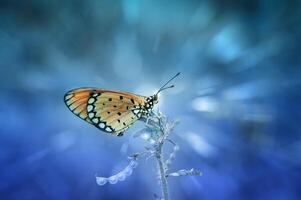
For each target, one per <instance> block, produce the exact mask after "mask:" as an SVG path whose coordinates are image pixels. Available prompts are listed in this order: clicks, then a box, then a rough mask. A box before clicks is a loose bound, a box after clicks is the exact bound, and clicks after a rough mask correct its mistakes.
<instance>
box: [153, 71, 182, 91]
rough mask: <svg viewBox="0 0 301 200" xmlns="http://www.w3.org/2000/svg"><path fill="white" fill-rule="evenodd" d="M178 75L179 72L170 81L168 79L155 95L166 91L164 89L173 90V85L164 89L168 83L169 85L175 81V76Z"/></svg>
mask: <svg viewBox="0 0 301 200" xmlns="http://www.w3.org/2000/svg"><path fill="white" fill-rule="evenodd" d="M179 75H180V72H178V73H177V74H176V75H174V76H173V77H172V78H171V79H169V80H168V81H167V82H166V83H165V84H164V85H163V86H162V87H161V88H160V89H159V90H158V92H157V93H156V94H159V92H161V91H163V90H166V89H169V88H173V87H174V85H170V86H168V87H165V86H166V85H167V84H168V83H170V82H171V81H172V80H173V79H175V78H176V77H177V76H179Z"/></svg>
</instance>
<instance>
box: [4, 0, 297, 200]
mask: <svg viewBox="0 0 301 200" xmlns="http://www.w3.org/2000/svg"><path fill="white" fill-rule="evenodd" d="M300 24H301V4H300V2H299V1H297V0H290V1H284V0H274V1H268V0H263V1H261V0H229V1H217V0H211V1H209V0H208V1H207V0H204V1H187V0H186V1H184V0H174V1H167V0H152V1H148V0H144V1H138V0H124V1H109V0H86V1H79V0H75V1H58V0H51V1H50V0H48V1H46V0H27V1H17V0H10V1H1V3H0V79H1V84H0V89H1V94H0V199H1V200H2V199H3V200H11V199H18V200H19V199H22V200H36V199H37V200H41V199H45V200H46V199H50V200H54V199H55V200H61V199H62V200H65V199H72V200H75V199H87V200H94V199H154V198H153V194H154V193H157V194H160V190H159V186H158V184H157V180H156V163H155V162H154V160H153V159H149V160H148V161H144V160H139V165H138V167H137V168H136V169H135V171H134V172H133V174H132V175H131V176H130V177H128V178H127V179H126V180H125V181H123V182H119V183H118V184H114V185H111V184H107V185H105V186H98V185H97V184H96V182H95V174H98V175H102V176H110V175H112V174H114V173H116V172H118V171H119V170H121V169H122V168H123V167H125V166H126V165H127V163H128V160H127V155H129V154H131V153H134V152H137V151H141V150H143V147H144V146H145V145H146V142H145V141H143V140H142V139H141V138H136V139H134V138H132V137H131V135H133V134H134V132H135V131H137V130H139V129H140V128H141V127H143V123H142V122H137V123H136V124H135V126H133V127H132V128H130V129H129V130H128V131H127V132H126V134H125V136H124V137H121V138H117V137H113V136H110V135H109V134H105V133H103V132H100V131H99V130H97V129H95V128H94V127H93V126H91V125H89V124H88V123H85V122H84V121H82V120H80V119H79V118H77V117H76V116H74V115H73V114H72V113H71V112H70V111H69V110H68V109H67V107H66V106H65V105H64V102H63V95H64V93H65V92H67V91H68V90H70V89H73V88H77V87H86V86H94V87H100V88H106V89H113V90H123V91H129V92H134V93H137V94H141V95H152V94H153V93H154V91H156V89H158V88H159V87H160V86H161V84H163V83H164V82H165V81H167V80H168V79H169V78H170V77H171V76H172V75H174V74H175V73H177V72H182V74H181V76H180V77H178V78H177V79H176V80H175V81H174V84H175V85H176V87H175V88H173V89H170V90H167V91H165V92H163V93H162V94H161V101H160V104H159V107H160V110H162V112H164V113H165V114H166V115H167V116H168V117H169V118H171V119H179V120H180V121H181V123H180V124H179V125H178V127H177V128H176V129H175V131H174V133H173V134H172V135H171V137H172V139H173V140H175V141H177V143H178V144H179V145H180V151H179V152H178V154H177V157H176V160H175V162H174V163H173V165H172V166H171V171H174V170H177V169H183V168H187V169H189V168H192V167H194V168H197V169H200V170H201V171H202V172H203V176H202V177H180V178H170V180H169V184H170V193H171V199H208V200H211V199H250V200H251V199H256V200H260V199H264V200H267V199H273V200H278V199H279V200H280V199H300V198H301V186H300V182H301V160H300V153H301V135H300V130H301V128H300V119H301V106H300V99H301V98H300V97H301V95H300V91H301V90H300V85H301V78H300V77H301V69H300V64H301V60H300V59H301V56H300V47H301V42H300V36H301V26H300ZM170 149H171V148H170V146H167V147H166V153H168V152H170Z"/></svg>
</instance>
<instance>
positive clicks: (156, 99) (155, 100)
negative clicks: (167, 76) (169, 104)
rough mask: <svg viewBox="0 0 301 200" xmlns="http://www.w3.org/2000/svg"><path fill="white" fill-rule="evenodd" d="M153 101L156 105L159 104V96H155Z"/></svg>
mask: <svg viewBox="0 0 301 200" xmlns="http://www.w3.org/2000/svg"><path fill="white" fill-rule="evenodd" d="M153 100H154V102H155V103H157V102H158V101H159V96H158V95H157V94H155V95H154V96H153Z"/></svg>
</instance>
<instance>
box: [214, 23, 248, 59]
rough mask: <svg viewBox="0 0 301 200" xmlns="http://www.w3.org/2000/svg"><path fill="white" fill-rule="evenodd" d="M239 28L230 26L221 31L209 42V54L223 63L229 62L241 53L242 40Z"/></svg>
mask: <svg viewBox="0 0 301 200" xmlns="http://www.w3.org/2000/svg"><path fill="white" fill-rule="evenodd" d="M239 29H240V28H239V27H238V26H236V25H234V24H230V25H227V26H226V27H225V28H224V29H222V30H221V31H220V32H219V33H217V35H216V36H215V37H214V38H213V40H212V41H211V46H210V49H209V53H210V54H211V55H213V56H214V57H218V58H220V59H222V60H223V61H231V60H233V59H235V58H237V57H238V56H239V55H240V54H241V52H242V43H243V41H242V38H241V33H240V32H239Z"/></svg>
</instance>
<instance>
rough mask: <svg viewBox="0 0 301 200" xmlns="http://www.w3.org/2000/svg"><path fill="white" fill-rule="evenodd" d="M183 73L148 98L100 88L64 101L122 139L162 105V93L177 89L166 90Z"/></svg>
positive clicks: (84, 90) (80, 91) (79, 92)
mask: <svg viewBox="0 0 301 200" xmlns="http://www.w3.org/2000/svg"><path fill="white" fill-rule="evenodd" d="M179 74H180V73H177V74H176V75H175V76H173V77H172V78H171V79H170V80H169V81H167V83H165V84H164V85H163V86H162V87H161V88H160V89H159V90H158V92H157V93H156V94H154V95H152V96H149V97H145V96H140V95H136V94H132V93H129V92H119V91H112V90H104V89H97V88H79V89H74V90H71V91H69V92H67V93H66V94H65V96H64V101H65V104H66V105H67V107H68V108H69V109H70V110H71V111H72V112H73V113H74V114H75V115H77V116H78V117H80V118H82V119H83V120H85V121H86V122H89V123H90V124H92V125H94V126H96V127H97V128H99V129H100V130H102V131H105V132H108V133H112V134H113V135H117V136H122V135H123V132H124V131H125V130H126V129H128V128H129V127H130V126H131V125H132V124H133V123H135V122H136V121H137V120H139V119H140V118H141V117H147V116H149V115H150V112H151V111H152V109H153V107H154V105H155V104H157V103H158V102H159V96H158V94H159V92H161V91H163V90H165V89H168V88H172V87H174V85H171V86H168V87H165V86H166V85H167V84H168V83H170V81H172V80H173V79H174V78H176V77H177V76H178V75H179Z"/></svg>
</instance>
